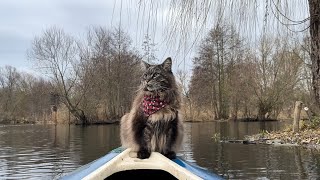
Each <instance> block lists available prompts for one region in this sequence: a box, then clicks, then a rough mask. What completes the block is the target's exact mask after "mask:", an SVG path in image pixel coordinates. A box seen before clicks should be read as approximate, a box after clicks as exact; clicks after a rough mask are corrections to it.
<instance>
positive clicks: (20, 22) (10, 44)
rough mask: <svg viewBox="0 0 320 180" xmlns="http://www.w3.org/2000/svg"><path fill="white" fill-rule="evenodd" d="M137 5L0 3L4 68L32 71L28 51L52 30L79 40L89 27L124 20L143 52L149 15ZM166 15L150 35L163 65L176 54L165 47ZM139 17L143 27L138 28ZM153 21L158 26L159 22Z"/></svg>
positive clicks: (84, 0) (45, 0) (41, 0)
mask: <svg viewBox="0 0 320 180" xmlns="http://www.w3.org/2000/svg"><path fill="white" fill-rule="evenodd" d="M121 3H122V4H121ZM137 3H138V1H131V0H128V1H127V0H126V1H118V0H112V1H111V0H67V1H66V0H55V1H52V0H28V1H21V0H4V1H0V16H1V17H4V18H1V19H0V24H1V26H0V66H4V65H12V66H15V67H17V68H19V67H20V68H21V69H26V68H30V69H31V68H32V64H31V62H30V61H27V57H26V51H27V49H29V48H30V47H31V42H32V39H33V38H34V37H35V36H39V35H41V33H42V32H43V30H45V29H46V28H48V27H51V26H57V27H60V28H63V29H64V30H65V31H66V32H67V33H69V34H71V35H74V36H76V37H79V36H83V35H84V34H85V32H86V30H87V28H88V27H89V26H92V25H93V26H95V25H98V26H104V27H107V28H112V27H116V26H118V25H119V22H120V20H121V26H122V28H123V29H124V31H125V32H127V33H128V34H129V35H130V37H131V38H132V40H133V44H132V45H133V46H135V48H136V49H138V50H141V47H142V41H143V37H144V35H145V34H146V32H147V31H146V29H147V24H146V23H145V22H144V20H145V19H146V18H148V17H147V14H144V17H142V14H141V12H138V9H137V7H138V6H137ZM121 7H122V8H121ZM146 11H147V10H146ZM139 13H140V14H139ZM164 13H166V12H165V9H160V10H158V12H157V16H156V18H158V22H157V24H158V23H159V24H160V25H157V24H156V25H157V26H156V27H155V28H151V30H150V32H149V33H151V35H152V37H153V39H154V40H155V42H156V43H157V44H158V47H157V49H158V52H157V55H158V57H159V59H160V61H162V60H163V59H164V58H166V57H167V56H169V54H172V51H168V50H167V46H166V44H165V43H163V37H162V32H163V29H164V25H163V24H162V21H161V20H159V19H161V17H162V16H163V14H164ZM120 14H121V17H120ZM138 15H139V16H140V17H139V18H140V24H137V20H138ZM141 19H143V21H142V20H141ZM151 21H153V22H155V19H151ZM153 22H151V24H152V23H153ZM170 56H174V55H170Z"/></svg>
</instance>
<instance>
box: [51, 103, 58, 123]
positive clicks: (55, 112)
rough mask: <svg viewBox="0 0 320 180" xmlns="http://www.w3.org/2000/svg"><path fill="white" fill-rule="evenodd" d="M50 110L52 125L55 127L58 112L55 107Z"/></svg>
mask: <svg viewBox="0 0 320 180" xmlns="http://www.w3.org/2000/svg"><path fill="white" fill-rule="evenodd" d="M51 110H52V115H53V117H52V119H53V121H54V125H57V110H58V108H57V106H55V105H53V106H52V108H51Z"/></svg>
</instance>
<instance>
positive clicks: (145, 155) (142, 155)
mask: <svg viewBox="0 0 320 180" xmlns="http://www.w3.org/2000/svg"><path fill="white" fill-rule="evenodd" d="M150 154H151V152H150V151H148V150H146V149H140V150H139V151H138V153H137V156H138V158H139V159H147V158H149V157H150Z"/></svg>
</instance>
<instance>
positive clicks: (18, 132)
mask: <svg viewBox="0 0 320 180" xmlns="http://www.w3.org/2000/svg"><path fill="white" fill-rule="evenodd" d="M281 126H282V125H281V124H280V123H278V122H266V123H258V122H251V123H245V122H243V123H234V122H224V123H213V122H210V123H188V124H186V128H185V132H186V134H185V142H184V145H183V148H182V150H181V152H180V153H178V154H179V155H181V156H183V157H184V158H185V159H187V160H188V161H191V162H196V163H197V164H198V165H200V166H202V167H206V168H208V169H210V170H213V171H215V172H217V173H218V174H220V175H222V176H224V177H225V178H230V179H256V178H261V179H263V178H269V179H316V178H317V177H320V152H319V151H315V150H310V149H302V148H299V147H283V146H282V147H281V146H280V147H275V146H266V145H242V144H225V143H219V142H215V141H214V140H213V139H212V136H213V135H214V134H217V133H219V134H220V135H221V137H227V138H234V139H241V138H243V136H244V135H246V134H255V133H258V132H259V131H261V130H269V131H270V130H277V129H280V128H281ZM119 145H120V140H119V127H118V125H104V126H88V127H81V126H57V128H55V127H54V126H43V125H20V126H0V179H22V178H34V179H56V178H58V177H60V176H62V175H64V174H66V173H68V172H70V171H72V170H74V169H76V168H78V167H79V166H81V165H84V164H86V163H88V162H91V161H92V160H95V159H97V158H99V157H101V156H102V155H104V154H106V153H107V152H108V151H110V150H112V149H114V148H116V147H118V146H119Z"/></svg>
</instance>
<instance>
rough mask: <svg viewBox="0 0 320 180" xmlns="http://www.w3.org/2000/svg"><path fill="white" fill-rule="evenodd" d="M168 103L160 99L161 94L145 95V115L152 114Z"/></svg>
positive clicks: (143, 103) (143, 104)
mask: <svg viewBox="0 0 320 180" xmlns="http://www.w3.org/2000/svg"><path fill="white" fill-rule="evenodd" d="M167 104H168V103H167V102H166V101H164V100H160V96H151V95H145V96H144V97H143V102H142V109H143V113H144V115H145V116H147V117H148V116H150V115H152V114H154V113H156V112H157V111H159V110H161V109H162V108H164V107H165V106H166V105H167Z"/></svg>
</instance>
